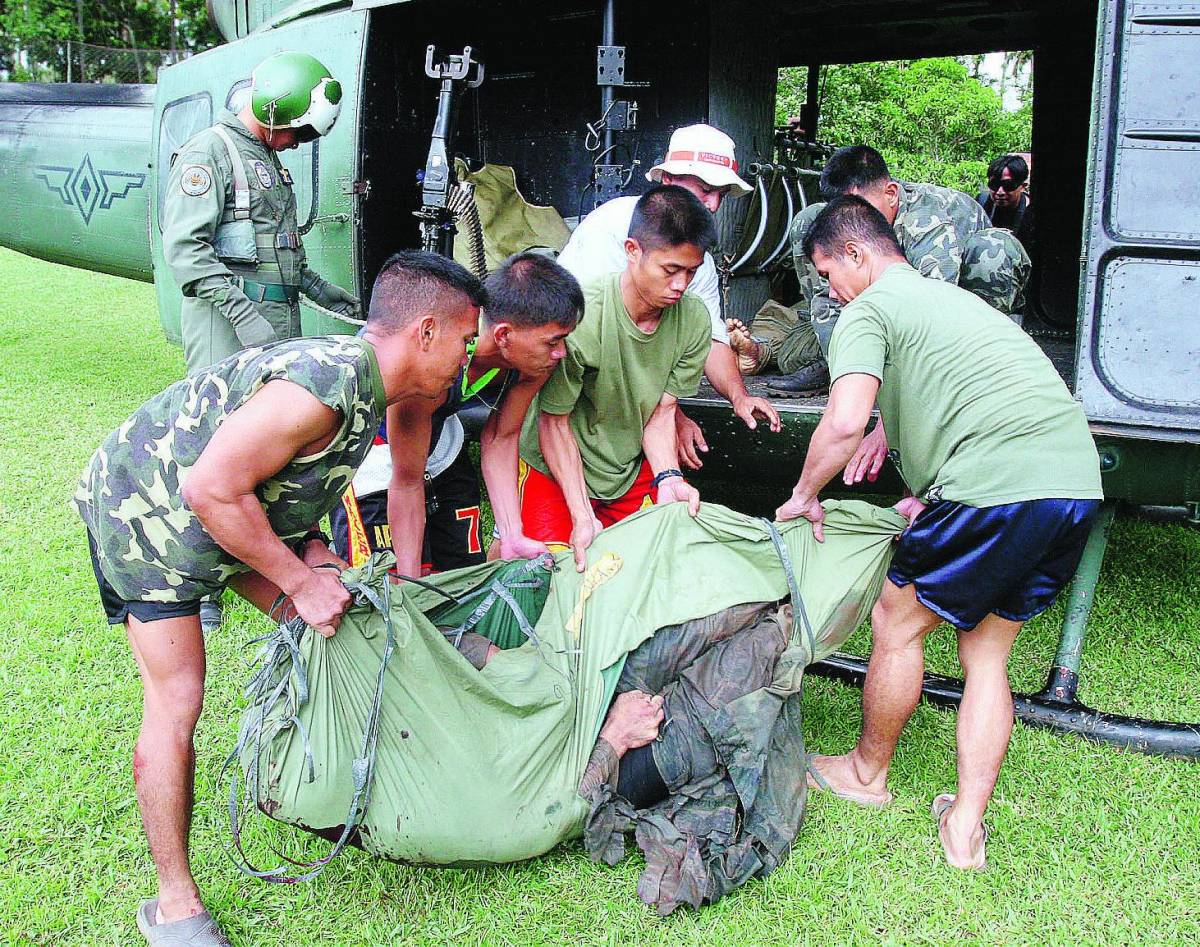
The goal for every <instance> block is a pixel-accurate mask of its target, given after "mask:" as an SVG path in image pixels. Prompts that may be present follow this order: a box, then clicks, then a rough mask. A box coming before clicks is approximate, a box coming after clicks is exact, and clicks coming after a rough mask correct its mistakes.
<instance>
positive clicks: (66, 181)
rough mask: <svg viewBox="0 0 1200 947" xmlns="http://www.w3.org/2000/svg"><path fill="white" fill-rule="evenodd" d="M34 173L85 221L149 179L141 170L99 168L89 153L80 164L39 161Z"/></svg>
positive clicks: (88, 222)
mask: <svg viewBox="0 0 1200 947" xmlns="http://www.w3.org/2000/svg"><path fill="white" fill-rule="evenodd" d="M33 175H34V177H36V178H40V179H41V180H42V181H43V182H44V183H45V185H46V187H48V188H49V189H50V190H51V191H53V192H54V193H55V194H57V195H58V196H59V197H60V198H62V202H63V203H64V204H66V205H67V206H68V207H74V208H75V209H76V210H77V211H79V216H80V217H82V218H83V222H84V223H85V224H90V223H91V222H92V215H93V214H95V213H96V211H98V210H108V209H109V208H110V207H112V204H113V201H116V200H121V199H122V198H125V197H128V196H129V192H130V191H135V190H137V189H138V188H140V187H142V186H144V185H145V183H146V175H145V174H144V173H141V172H132V171H108V170H104V169H97V168H95V167H93V165H92V159H91V156H90V155H87V154H84V156H83V158H82V159H81V160H80V162H79V165H78V166H77V167H74V168H71V167H65V166H62V165H55V164H40V165H38V166H37V167H36V168H35V169H34V172H33Z"/></svg>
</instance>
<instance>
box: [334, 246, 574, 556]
mask: <svg viewBox="0 0 1200 947" xmlns="http://www.w3.org/2000/svg"><path fill="white" fill-rule="evenodd" d="M484 289H485V291H486V293H487V301H486V303H485V305H484V308H483V312H482V314H481V316H480V320H479V336H478V338H477V339H476V340H475V342H474V343H473V345H472V346H471V347H470V348H469V358H470V361H469V362H468V364H467V365H466V367H465V368H464V369H463V370H462V371H461V372H460V373H459V376H458V378H457V379H456V380H455V381H454V383H453V384H452V385H451V386H450V390H449V392H448V393H447V394H446V396H445V397H444V398H439V399H435V400H431V401H425V402H419V401H409V402H404V403H403V404H396V405H393V406H392V408H389V409H388V415H387V441H388V446H389V449H390V452H391V480H390V482H389V484H388V494H387V520H388V526H389V528H390V533H391V545H392V550H393V551H394V552H395V554H396V568H397V570H398V571H399V572H400V574H401V575H407V576H419V575H420V574H421V572H422V565H423V562H422V560H423V557H422V547H423V544H424V543H423V540H424V537H425V535H426V524H427V522H428V521H429V518H430V517H431V516H432V514H433V512H436V511H431V510H430V508H429V501H430V499H431V497H430V494H429V486H428V484H427V482H426V476H425V474H426V458H427V457H428V456H429V453H430V445H434V444H437V443H438V441H439V439H440V435H441V433H442V429H443V425H445V424H446V423H447V422H448V421H449V420H450V419H452V418H453V417H454V415H456V414H457V413H458V412H460V411H463V410H465V409H466V408H469V407H472V406H473V405H477V404H482V405H483V406H484V407H486V408H487V409H488V412H489V413H488V419H487V422H486V423H485V424H484V427H483V432H482V434H481V435H480V439H479V440H480V450H481V454H480V465H481V466H482V468H483V479H484V483H485V484H486V485H487V491H488V499H489V501H490V502H491V505H492V513H493V515H494V516H495V520H496V530H497V532H498V534H499V540H498V541H499V543H500V555H501V556H502V557H503V558H505V559H516V558H530V557H533V556H537V555H540V554H541V553H544V552H548V551H549V550H548V549H547V547H546V545H545V544H544V543H542V542H540V541H537V540H533V539H529V538H527V537H526V536H525V534H524V532H523V530H522V527H521V505H520V498H519V495H518V489H517V461H518V443H519V439H520V435H521V426H522V424H523V422H524V421H525V415H526V414H527V413H528V411H529V406H530V405H531V404H532V403H533V400H534V397H535V396H536V395H537V393H538V391H539V390H540V389H541V387H542V385H543V384H545V382H546V380H547V379H548V378H549V377H550V375H551V374H553V372H554V370H555V369H556V368H557V367H558V364H559V362H560V361H562V359H563V358H564V357H565V356H566V354H567V344H566V340H567V336H568V335H570V334H571V331H572V330H573V329H574V328H575V325H576V323H578V322H579V319H580V318H581V317H582V316H583V306H584V302H583V292H582V290H581V289H580V288H579V284H578V283H577V282H576V281H575V277H573V276H572V275H571V274H570V273H568V272H567V271H566V270H565V269H563V267H561V266H559V265H558V264H557V263H555V262H554V261H553V260H551V259H550V258H549V257H546V256H543V255H541V254H538V253H536V252H532V251H529V252H525V253H518V254H515V255H514V256H511V257H509V258H508V259H507V260H505V261H504V263H503V264H501V266H500V267H499V269H497V270H496V271H495V272H494V273H492V274H491V275H490V276H489V277H488V278H487V280H486V281H485V282H484ZM463 464H465V465H467V466H469V462H466V461H463V462H462V464H460V466H461V465H463ZM469 474H470V476H471V477H473V476H474V471H473V470H470V471H469ZM475 495H476V496H477V495H478V487H477V486H476V487H475ZM439 500H445V497H444V496H442V497H439ZM461 530H462V541H463V546H464V547H465V548H466V551H467V552H471V551H472V548H473V551H474V552H475V553H481V552H482V548H481V546H482V544H481V543H480V542H479V522H478V507H476V508H475V520H474V522H471V519H470V516H469V515H468V516H466V517H463V522H462V523H461ZM472 544H473V546H472ZM350 553H351V556H350V558H351V561H354V559H353V556H354V553H355V550H354V548H353V537H352V538H351V549H350Z"/></svg>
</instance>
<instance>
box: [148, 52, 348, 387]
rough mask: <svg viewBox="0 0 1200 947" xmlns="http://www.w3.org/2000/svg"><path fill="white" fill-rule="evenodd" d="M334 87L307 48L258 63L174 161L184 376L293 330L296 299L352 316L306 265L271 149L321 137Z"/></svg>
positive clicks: (174, 248)
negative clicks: (245, 91) (231, 108)
mask: <svg viewBox="0 0 1200 947" xmlns="http://www.w3.org/2000/svg"><path fill="white" fill-rule="evenodd" d="M341 101H342V87H341V85H340V84H339V83H338V81H337V80H336V79H334V78H333V76H332V75H330V73H329V70H328V69H326V68H325V67H324V66H323V65H322V64H321V63H320V62H319V61H318V60H316V59H315V58H313V57H312V56H310V55H308V54H307V53H299V52H283V53H276V54H275V55H274V56H271V57H269V58H267V59H265V60H263V62H261V63H259V65H258V67H257V68H256V69H255V70H254V72H253V75H252V79H251V89H250V98H249V101H248V102H247V104H246V105H245V107H244V108H242V110H241V111H240V112H238V113H237V114H236V115H235V114H233V113H227V114H226V115H225V116H223V117H222V118H221V120H220V121H219V122H217V123H216V124H215V125H213V126H212V127H211V128H207V129H205V130H204V131H202V132H200V133H199V134H197V135H195V136H193V137H192V138H191V139H190V140H189V141H187V142H186V143H185V144H184V145H183V147H182V148H180V149H179V150H178V151H177V152H176V153H175V154H174V155H173V156H172V159H171V170H170V177H169V180H168V183H167V190H166V203H165V206H164V211H163V255H164V257H165V258H166V261H167V265H168V266H169V267H170V268H171V274H172V275H173V276H174V277H175V282H177V283H178V284H179V287H180V289H181V290H182V291H183V307H182V310H181V312H180V329H181V333H182V335H183V352H184V356H185V358H186V359H187V370H188V374H189V375H194V374H195V373H196V372H198V371H201V370H202V369H205V368H208V367H209V366H210V365H213V364H215V363H217V362H219V361H221V360H222V359H225V358H228V357H229V356H230V355H233V354H234V353H236V352H239V351H241V350H242V349H244V348H248V347H250V346H255V345H263V344H266V343H268V342H274V341H277V340H280V339H288V338H293V337H295V336H298V335H300V307H299V297H300V294H301V293H304V295H305V296H307V297H308V298H309V299H311V300H312V301H313V302H315V303H317V304H318V305H320V306H323V307H325V308H327V309H331V310H333V311H334V312H338V313H342V314H346V315H353V316H357V315H358V311H359V304H358V300H357V299H356V298H355V297H354V296H352V295H351V294H350V293H348V292H346V290H344V289H342V288H341V287H339V286H335V285H333V284H332V283H329V282H326V281H325V280H323V279H321V277H320V276H318V275H317V274H316V273H314V272H313V271H312V270H310V269H309V268H308V266H307V265H306V262H305V258H304V247H303V246H302V245H301V242H300V233H299V230H298V227H297V224H296V197H295V194H294V193H293V191H292V179H291V175H290V174H289V173H288V171H287V169H286V168H284V167H283V165H282V164H281V163H280V161H279V156H278V154H277V152H280V151H285V150H287V149H288V148H295V147H296V146H298V145H300V144H302V143H304V142H308V141H313V140H314V139H316V138H318V137H320V136H321V135H325V134H328V133H329V131H330V129H332V128H333V123H334V122H335V121H336V120H337V116H338V111H339V109H340V108H341Z"/></svg>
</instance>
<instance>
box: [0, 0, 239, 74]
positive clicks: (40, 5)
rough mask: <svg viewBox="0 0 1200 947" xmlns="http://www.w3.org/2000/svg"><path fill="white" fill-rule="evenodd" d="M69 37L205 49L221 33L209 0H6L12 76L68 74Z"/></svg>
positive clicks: (7, 64)
mask: <svg viewBox="0 0 1200 947" xmlns="http://www.w3.org/2000/svg"><path fill="white" fill-rule="evenodd" d="M67 40H73V41H78V42H83V43H92V44H95V45H98V46H108V47H114V48H118V49H146V50H152V49H171V48H177V49H181V50H191V51H194V52H199V51H201V50H204V49H207V48H209V47H210V46H213V45H215V44H216V43H217V42H218V41H219V37H218V36H217V33H216V30H215V29H214V28H213V26H212V24H211V23H210V22H209V19H208V10H207V8H206V5H205V0H174V2H172V0H86V2H85V0H19V2H13V0H0V68H2V69H6V70H8V71H9V72H10V78H12V79H14V80H17V81H21V80H27V79H38V80H47V79H63V78H65V77H66V76H65V73H64V69H65V65H64V62H65V60H64V56H65V52H64V50H63V47H62V44H63V43H64V42H65V41H67ZM48 71H49V72H48Z"/></svg>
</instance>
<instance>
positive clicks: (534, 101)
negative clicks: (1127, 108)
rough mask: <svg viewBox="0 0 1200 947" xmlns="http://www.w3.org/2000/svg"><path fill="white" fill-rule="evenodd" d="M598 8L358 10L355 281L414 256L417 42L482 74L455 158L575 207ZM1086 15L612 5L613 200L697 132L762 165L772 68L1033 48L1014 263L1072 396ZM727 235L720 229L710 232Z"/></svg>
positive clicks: (1085, 128) (852, 4)
mask: <svg viewBox="0 0 1200 947" xmlns="http://www.w3.org/2000/svg"><path fill="white" fill-rule="evenodd" d="M601 6H602V4H601V3H600V2H599V0H593V2H578V3H574V4H572V3H567V4H563V3H561V2H557V3H552V4H551V3H546V2H535V0H529V2H525V3H518V4H506V5H504V7H503V9H492V8H489V7H481V6H480V5H478V4H471V3H467V2H463V0H453V2H446V3H441V4H437V5H431V4H401V5H398V6H392V7H388V8H382V9H378V10H375V11H373V12H372V14H371V26H370V32H369V39H368V49H367V56H366V72H365V75H364V82H363V109H364V114H363V121H362V123H361V128H362V133H361V134H362V136H363V138H362V141H361V142H360V153H361V155H362V168H361V171H360V177H361V178H363V179H366V180H368V181H370V182H371V185H370V194H369V197H368V198H367V199H366V200H365V201H364V202H363V204H362V215H363V216H362V221H363V226H362V230H361V242H360V246H359V254H360V267H359V270H360V272H363V273H371V272H374V271H375V270H376V269H377V268H378V266H379V265H380V263H381V262H382V261H383V260H384V259H385V258H386V256H387V255H388V254H389V253H391V252H393V251H394V250H397V249H401V248H402V247H407V246H412V245H413V241H414V235H415V232H416V228H415V221H414V220H413V218H412V216H411V214H412V212H413V211H414V210H416V209H417V207H418V206H419V203H420V190H419V187H418V185H417V183H416V182H417V172H418V170H419V169H420V168H422V167H423V166H424V162H425V155H426V152H427V150H428V147H429V132H430V128H431V126H432V123H433V118H434V114H435V106H436V96H437V83H436V82H435V81H434V80H432V79H429V78H427V77H426V76H425V75H424V58H425V57H424V53H425V46H426V44H427V43H430V42H433V43H436V44H438V46H439V49H441V50H444V51H461V50H462V48H463V46H465V45H472V46H473V47H474V49H475V52H476V53H477V55H478V56H479V58H480V59H482V60H483V61H484V62H485V64H486V70H487V76H486V80H485V82H484V83H483V85H482V86H481V87H480V88H479V89H478V90H475V91H472V92H468V93H466V94H465V95H464V96H463V98H462V99H461V107H460V109H459V113H458V123H457V133H456V137H455V139H454V142H453V150H454V152H455V153H457V154H459V155H462V156H465V157H468V158H469V159H470V160H471V161H472V162H485V161H487V162H494V163H499V164H509V165H512V166H513V167H514V168H516V170H517V181H518V184H519V186H520V188H521V190H522V192H523V193H524V195H525V196H526V198H527V199H528V200H529V201H530V202H531V203H535V204H552V205H554V206H555V207H556V208H557V209H558V211H559V212H560V213H561V214H562V215H563V216H564V217H567V218H571V217H575V216H577V215H579V214H580V213H581V212H582V213H586V212H587V211H588V210H590V209H591V206H592V202H591V194H590V193H588V192H587V189H586V186H587V183H588V177H589V170H590V165H591V161H592V155H591V154H589V153H588V152H587V151H586V150H585V148H584V140H585V137H586V123H587V122H589V121H594V120H595V118H596V117H597V116H598V115H599V112H600V105H599V102H600V92H599V89H598V88H597V86H596V75H595V72H596V49H595V48H596V45H597V44H598V43H599V42H600V36H601V28H602V24H601ZM514 7H515V9H514ZM1096 17H1097V4H1096V2H1095V0H1061V2H1035V0H1014V2H1010V3H1009V4H1006V5H1004V6H1003V8H998V7H996V6H995V5H994V4H992V3H986V2H982V0H946V2H939V3H915V2H894V0H893V2H887V3H883V2H861V0H858V2H856V0H816V2H803V3H795V2H786V0H768V2H764V3H754V4H751V3H745V2H727V3H720V4H718V3H713V4H709V5H701V6H700V7H699V8H698V9H697V10H696V11H694V12H689V15H687V16H675V17H671V18H669V19H668V18H666V17H664V15H663V13H662V11H661V9H658V8H655V7H652V6H651V5H648V4H634V3H631V2H628V0H618V2H617V4H616V42H617V43H619V44H622V45H624V46H626V47H627V50H628V53H627V63H628V76H627V78H628V79H630V80H632V81H640V82H647V83H649V85H648V86H644V87H636V88H632V89H623V90H619V94H620V95H622V96H624V97H630V98H636V99H637V101H638V103H639V114H638V129H637V131H636V132H633V133H628V134H624V135H621V136H618V141H619V142H620V143H621V144H619V146H618V147H619V148H624V149H625V151H622V152H619V153H618V154H617V155H616V157H617V158H618V159H619V160H621V161H628V160H629V159H632V158H633V157H637V158H638V159H640V161H641V167H640V169H639V172H638V173H637V174H634V175H633V176H632V178H631V180H630V183H629V187H628V189H627V193H638V192H639V191H641V190H644V189H645V188H646V187H647V186H648V185H647V184H646V181H645V179H644V177H643V176H642V173H641V172H644V170H645V169H646V168H648V167H649V166H650V165H651V164H652V163H653V162H654V161H655V160H656V159H657V158H658V157H659V156H661V154H662V153H663V151H664V149H665V146H666V141H667V138H668V136H669V134H670V131H671V129H672V128H674V127H677V126H680V125H686V124H690V123H693V122H697V121H705V120H708V121H712V122H714V123H716V124H720V125H721V127H723V128H726V129H727V130H730V131H731V133H733V134H734V137H735V140H736V141H737V145H738V153H739V158H740V159H741V162H742V165H743V167H745V166H746V165H748V164H749V163H750V162H752V161H753V160H755V159H758V160H770V154H769V152H770V143H771V140H772V127H771V126H772V124H773V109H774V82H773V81H770V80H772V79H773V77H774V75H775V70H777V69H778V68H779V67H782V66H809V67H810V70H811V67H813V66H819V65H822V64H833V63H846V62H863V61H872V60H883V59H906V58H919V57H926V56H941V55H966V54H973V53H985V52H995V51H1004V50H1016V49H1032V50H1033V51H1034V56H1035V62H1036V68H1035V70H1034V117H1033V163H1034V167H1035V169H1036V170H1035V172H1034V176H1035V178H1036V195H1037V196H1036V203H1037V210H1038V213H1037V217H1036V231H1035V234H1034V246H1032V247H1031V248H1030V250H1031V256H1033V257H1034V258H1035V259H1036V260H1037V266H1036V268H1035V271H1034V275H1033V278H1032V281H1031V286H1030V289H1029V292H1028V293H1027V296H1028V298H1029V302H1028V304H1027V306H1026V312H1025V316H1026V326H1027V328H1028V329H1029V330H1030V331H1031V333H1032V334H1033V335H1034V336H1035V337H1037V338H1038V340H1039V342H1040V343H1041V344H1042V345H1043V348H1045V349H1047V351H1048V352H1049V354H1051V357H1052V358H1053V359H1054V361H1055V364H1056V365H1057V366H1058V367H1059V369H1060V371H1061V372H1062V373H1063V375H1064V377H1066V378H1067V380H1068V383H1072V382H1073V377H1072V375H1073V369H1074V358H1073V355H1074V353H1073V336H1074V330H1075V325H1076V321H1077V316H1078V305H1079V302H1078V301H1079V290H1080V272H1081V266H1080V255H1081V248H1082V231H1083V219H1084V190H1085V185H1086V169H1087V166H1088V147H1089V144H1088V134H1089V123H1090V120H1091V111H1092V110H1091V99H1092V84H1093V74H1094V65H1095V47H1096ZM731 36H734V37H735V38H733V39H731ZM731 43H732V44H733V45H732V46H731ZM727 64H728V65H727ZM743 72H746V73H747V78H746V79H745V81H743V80H742V79H741V73H743ZM764 78H765V80H766V81H764ZM730 83H732V85H731V86H729V88H733V89H734V91H733V92H730V91H729V88H727V87H726V86H727V85H729V84H730ZM714 113H716V114H714ZM731 126H736V129H737V130H736V131H735V130H733V128H731ZM818 129H819V125H818ZM833 144H836V145H841V144H850V142H834V143H833ZM746 203H747V202H746V201H741V202H728V203H727V208H726V209H723V210H722V217H725V218H728V217H729V216H730V215H732V214H736V213H740V214H743V215H744V214H745V213H746V212H745V210H742V209H739V208H738V207H736V205H737V204H743V205H744V204H746ZM729 205H734V206H729ZM735 223H736V222H735ZM729 233H730V222H729V220H728V219H727V220H726V221H725V222H724V223H723V226H722V235H723V237H724V236H725V235H727V234H729ZM738 282H739V281H738V280H737V279H736V278H735V279H734V281H733V283H734V284H735V286H736V284H737V283H738ZM364 288H365V287H364ZM742 288H743V290H746V289H747V288H748V287H742ZM731 295H732V294H731ZM765 297H766V285H765V283H755V284H754V285H753V288H751V289H750V292H749V293H748V294H747V293H746V292H743V293H742V296H741V297H738V298H739V299H740V300H741V301H742V305H740V306H739V307H738V309H739V311H740V312H742V313H743V314H744V315H750V314H751V313H753V311H754V308H757V304H758V303H760V302H762V301H763V299H765ZM781 301H783V302H792V301H794V300H792V299H783V300H781ZM751 306H753V307H754V308H749V307H751ZM756 387H757V386H756ZM817 404H819V402H814V403H813V406H814V407H815V406H816V405H817ZM796 407H808V404H803V405H801V404H799V403H797V404H796Z"/></svg>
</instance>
